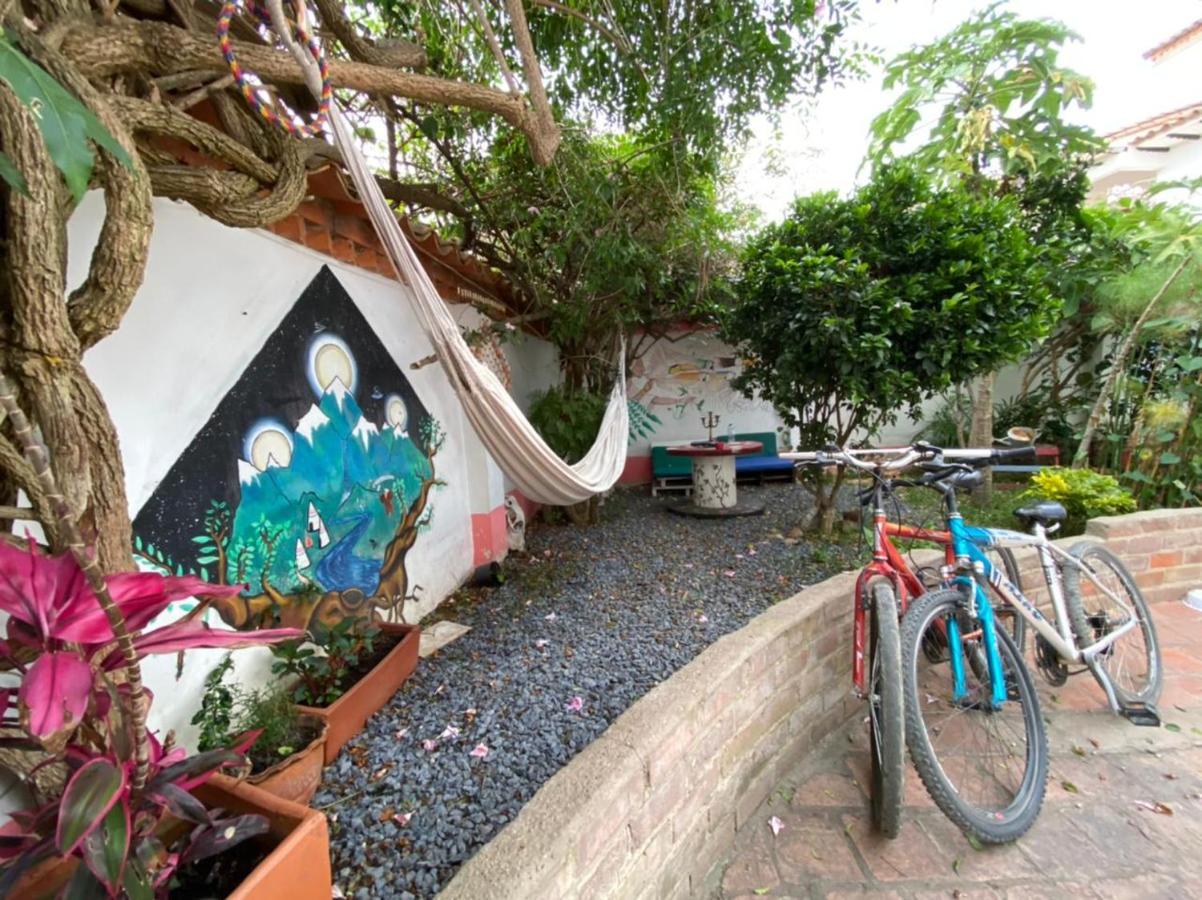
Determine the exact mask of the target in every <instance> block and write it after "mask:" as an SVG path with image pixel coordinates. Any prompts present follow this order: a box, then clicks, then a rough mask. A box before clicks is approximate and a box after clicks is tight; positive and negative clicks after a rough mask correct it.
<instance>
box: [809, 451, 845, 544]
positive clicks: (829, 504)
mask: <svg viewBox="0 0 1202 900" xmlns="http://www.w3.org/2000/svg"><path fill="white" fill-rule="evenodd" d="M845 474H846V472H845V471H844V469H843V467H842V466H840V467H838V468H837V469H836V470H835V478H834V480H833V481H831V482H830V483H829V484H827V483H825V482H824V476H823V475H822V473H821V472H819V473H817V475H816V476H815V481H814V515H813V516H812V517H811V518H810V524H809V526H808V527H809V529H810V531H816V532H818V533H819V534H830V533H831V532H832V531H834V530H835V511H836V509H835V506H836V500H837V499H838V497H839V488H841V487H842V486H843V476H844V475H845Z"/></svg>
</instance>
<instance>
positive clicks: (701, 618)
mask: <svg viewBox="0 0 1202 900" xmlns="http://www.w3.org/2000/svg"><path fill="white" fill-rule="evenodd" d="M709 620H710V617H709V616H707V615H706V614H705V613H702V614H701V615H699V616H698V617H697V621H698V622H700V623H701V624H702V625H704V624H705V623H706V622H708V621H709Z"/></svg>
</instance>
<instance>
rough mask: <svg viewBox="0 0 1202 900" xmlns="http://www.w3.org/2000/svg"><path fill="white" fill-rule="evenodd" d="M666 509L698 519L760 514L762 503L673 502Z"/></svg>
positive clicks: (761, 513) (762, 512)
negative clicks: (700, 503)
mask: <svg viewBox="0 0 1202 900" xmlns="http://www.w3.org/2000/svg"><path fill="white" fill-rule="evenodd" d="M668 511H669V512H673V513H676V515H678V516H693V517H695V518H698V519H728V518H733V517H735V516H762V515H763V514H764V505H763V504H762V503H736V504H735V505H734V506H698V505H697V504H696V503H673V504H671V505H669V506H668Z"/></svg>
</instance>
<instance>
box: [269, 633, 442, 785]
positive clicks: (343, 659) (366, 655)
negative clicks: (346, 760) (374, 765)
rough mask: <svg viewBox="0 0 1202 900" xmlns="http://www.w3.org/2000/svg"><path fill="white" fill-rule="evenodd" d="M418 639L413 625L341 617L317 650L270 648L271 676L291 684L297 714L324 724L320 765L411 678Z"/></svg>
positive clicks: (303, 645) (296, 644)
mask: <svg viewBox="0 0 1202 900" xmlns="http://www.w3.org/2000/svg"><path fill="white" fill-rule="evenodd" d="M420 639H421V630H420V629H419V628H418V627H417V626H416V625H395V624H391V623H377V622H372V621H369V620H367V619H359V618H347V619H343V620H341V621H340V622H337V623H336V624H334V625H331V626H328V627H327V628H326V629H324V631H323V632H322V633H321V635H320V646H317V645H316V644H315V642H314V641H307V642H306V641H282V642H280V643H278V644H276V645H275V646H273V647H272V648H271V652H272V654H273V655H274V656H275V661H274V662H273V663H272V667H271V671H272V672H274V673H275V674H276V675H280V676H283V677H290V678H294V679H295V681H296V683H295V686H294V687H293V699H295V700H296V702H297V704H298V708H299V709H300V711H301V712H303V713H308V714H310V715H314V716H319V717H320V718H322V719H324V720H325V721H326V722H328V723H329V726H330V730H329V731H328V732H327V733H326V743H325V748H326V749H325V762H326V765H329V764H330V763H331V762H333V761H334V757H336V756H337V755H338V751H339V750H341V749H342V747H343V745H344V744H346V742H347V741H349V740H350V739H351V738H352V737H354V736H355V735H356V734H358V733H359V732H360V731H362V730H363V726H364V724H365V723H366V722H367V720H368V719H369V718H371V716H372V714H374V713H375V712H376V711H377V710H379V709H380V708H381V707H383V706H384V704H386V703H388V701H389V700H391V699H392V697H393V695H394V694H395V693H396V692H397V691H398V690H400V688H401V685H402V684H404V683H405V680H406V679H407V678H408V677H409V676H410V675H412V674H413V670H414V669H415V668H416V667H417V649H418V643H419V642H420Z"/></svg>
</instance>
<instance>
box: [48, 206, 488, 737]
mask: <svg viewBox="0 0 1202 900" xmlns="http://www.w3.org/2000/svg"><path fill="white" fill-rule="evenodd" d="M154 213H155V227H154V234H153V237H152V241H151V249H150V260H149V265H148V267H147V271H146V277H145V280H144V282H143V285H142V287H141V289H140V290H139V291H138V294H137V296H136V297H135V299H134V302H133V305H132V306H131V308H130V310H129V312H128V313H127V314H126V316H125V319H124V321H123V322H122V325H121V327H120V329H119V330H118V331H117V332H116V333H115V334H114V335H112V336H111V337H109V338H107V339H106V340H104V341H102V342H101V343H100V344H98V345H97V346H96V347H95V348H93V349H92V350H91V351H90V352H89V353H88V354H87V357H86V359H85V364H86V366H87V369H88V371H89V373H90V374H91V376H92V378H93V379H94V380H95V381H96V384H97V385H98V387H99V388H100V392H101V394H102V396H103V397H104V398H105V401H106V403H107V404H108V408H109V412H110V414H111V415H112V418H113V421H114V423H115V424H116V427H117V432H118V435H119V437H120V441H121V448H122V456H123V462H124V466H125V476H126V484H127V490H128V492H129V503H130V512H131V515H136V514H137V512H138V510H139V508H140V507H141V506H142V504H143V503H145V502H146V500H147V499H148V498H149V497H150V496H151V494H152V493H153V492H154V490H155V488H156V486H157V485H158V484H159V481H160V480H161V479H162V478H163V476H164V475H165V474H166V473H167V471H168V469H169V468H170V467H171V465H172V464H173V463H174V462H175V460H176V458H177V457H178V456H179V455H180V454H181V453H182V452H183V451H184V449H185V448H186V447H187V446H188V445H189V443H190V442H191V441H192V439H193V437H194V436H195V435H196V433H197V431H198V430H199V429H200V428H201V427H202V426H203V425H204V424H205V422H206V421H207V420H208V418H209V417H210V415H211V414H212V412H213V410H214V408H215V407H216V405H217V403H218V402H219V401H220V400H221V398H222V397H223V396H224V395H225V394H226V392H227V391H228V390H229V389H230V387H231V386H232V385H233V384H234V383H235V382H236V381H237V379H238V378H239V376H240V375H241V373H242V372H243V370H244V369H245V368H246V366H247V365H248V363H249V362H250V361H251V359H252V358H253V357H254V356H255V354H256V353H257V352H258V351H259V350H260V348H261V347H262V346H263V344H264V341H265V340H266V339H267V338H268V336H269V335H270V334H271V333H272V332H273V331H274V329H275V328H276V327H277V325H278V324H279V322H280V320H281V319H282V318H283V317H284V315H285V314H286V313H287V312H288V310H289V309H290V308H291V307H292V305H293V303H294V302H295V301H296V300H297V298H298V297H299V296H300V295H301V293H302V292H303V291H304V290H305V288H306V287H307V286H308V284H309V283H310V282H311V281H312V279H313V278H314V276H316V275H317V273H318V272H319V271H320V269H321V267H322V266H323V265H325V266H329V268H330V269H331V271H333V273H334V274H335V276H336V277H337V278H338V280H339V281H340V282H341V284H342V286H343V287H344V288H345V289H346V291H347V293H348V294H349V295H350V296H351V297H352V299H353V300H354V302H355V304H356V306H357V307H358V308H359V310H360V311H361V312H362V313H363V315H364V317H365V318H366V319H367V321H368V322H369V323H370V325H371V326H372V329H373V330H374V331H375V333H376V335H377V336H378V337H379V338H380V340H381V341H382V343H383V344H384V346H385V347H386V348H387V349H388V351H389V352H390V354H391V355H392V357H393V359H394V361H395V362H396V364H397V366H398V368H400V369H401V371H402V372H403V373H404V375H405V376H406V378H408V380H409V382H410V384H411V385H412V387H413V389H414V390H415V391H416V393H417V395H418V397H419V398H420V399H421V401H422V403H423V404H424V406H425V407H426V409H427V410H428V411H429V412H430V413H431V414H432V415H433V416H434V417H435V418H436V419H437V420H438V421H439V423H440V424H441V425H442V427H443V428H444V429H445V432H446V441H445V443H444V445H443V448H442V449H441V451H440V452H439V455H438V471H439V476H440V478H443V479H445V480H446V481H447V482H448V487H447V488H445V489H442V490H441V491H439V492H438V493H437V494H435V495H434V496H433V497H432V500H431V502H432V504H433V505H434V507H435V514H434V517H433V523H432V527H431V529H430V530H429V531H427V532H425V533H422V534H420V535H419V537H418V539H417V543H416V545H415V547H414V549H413V550H412V551H411V553H410V555H409V557H408V560H407V561H408V569H409V574H410V583H411V584H420V585H422V586H423V588H424V591H425V593H424V594H423V597H422V601H423V602H422V603H421V604H420V606H410V607H408V608H407V609H406V616H407V618H409V619H410V620H413V619H415V618H417V617H419V616H420V615H423V614H424V613H426V612H428V611H429V610H430V609H432V608H433V607H434V606H435V605H437V603H438V602H439V601H441V599H442V598H443V597H444V596H445V595H446V594H448V593H449V592H450V591H452V590H453V589H454V588H456V587H457V586H458V585H459V584H460V583H461V581H462V579H463V577H464V576H465V575H466V574H467V573H468V571H469V570H470V567H471V562H472V535H471V524H470V522H471V519H470V516H471V513H472V512H487V511H488V509H489V508H490V507H489V505H488V504H489V503H492V504H494V505H495V504H496V503H499V502H500V498H501V491H500V487H499V473H497V472H496V469H495V466H493V465H492V463H491V460H488V458H487V455H486V453H485V451H484V450H483V448H482V446H481V445H480V443H479V441H478V440H477V439H476V438H475V436H474V434H473V433H472V432H471V429H470V427H469V426H468V425H467V423H466V421H465V419H464V417H463V415H462V412H461V409H460V406H459V404H458V402H457V400H456V398H455V396H454V393H453V392H452V390H451V389H450V386H449V385H448V383H447V381H446V379H445V377H444V376H443V373H442V370H441V368H440V367H439V366H438V365H428V366H425V367H423V368H421V369H419V370H416V371H414V370H411V369H410V368H409V364H410V363H411V362H414V361H416V360H418V359H421V358H422V357H424V356H427V355H428V354H429V353H431V352H432V349H431V347H430V345H429V343H428V342H427V341H426V339H425V337H424V335H423V333H422V330H421V328H420V326H419V324H418V321H417V319H416V318H415V317H414V315H413V313H412V310H411V307H410V305H409V303H408V302H407V300H406V289H405V288H404V287H402V286H401V285H400V284H398V283H397V282H395V281H391V280H388V279H385V278H383V277H380V276H378V275H375V274H371V273H368V272H365V271H362V270H360V269H356V268H353V267H350V266H347V265H343V264H341V263H338V262H336V261H334V260H331V259H329V258H327V257H323V256H320V255H318V254H316V253H313V252H311V251H309V250H306V249H305V248H303V247H300V246H298V245H296V244H293V243H291V242H288V241H285V240H283V239H281V238H278V237H276V236H274V235H271V234H269V233H267V232H261V231H246V230H238V229H231V228H227V227H225V226H222V225H220V224H218V223H216V222H214V221H212V220H211V219H208V218H205V217H204V216H201V215H200V214H199V213H197V212H195V211H194V210H193V209H192V208H191V207H189V206H185V205H183V204H179V203H174V202H171V201H168V200H161V199H160V200H156V201H155V204H154ZM102 217H103V199H102V196H101V195H100V194H99V193H98V192H93V193H91V194H89V195H88V196H87V197H86V198H85V200H84V202H83V203H82V204H81V206H80V208H79V210H78V211H77V212H76V214H75V216H74V217H73V218H72V220H71V223H70V258H69V273H70V277H71V280H72V282H73V283H74V282H78V281H79V280H81V279H82V277H83V275H84V273H85V271H86V266H87V262H88V257H89V255H90V253H91V248H92V246H93V245H94V241H95V237H96V235H97V234H98V232H99V228H100V224H101V220H102ZM481 483H483V484H485V485H488V486H489V487H490V488H491V487H492V485H493V484H494V483H496V484H497V485H498V487H497V488H496V489H495V490H492V489H486V490H484V491H472V490H471V489H470V487H469V486H471V485H473V484H476V485H479V484H481ZM494 493H495V494H496V497H493V496H492V495H493V494H494ZM477 504H480V505H477ZM210 621H211V622H212V623H213V624H214V625H217V624H218V619H217V616H216V615H215V614H210ZM220 656H221V654H220V653H217V652H204V651H199V652H191V653H189V654H187V656H186V659H185V664H184V669H183V673H182V675H181V677H180V678H179V679H178V680H177V678H176V673H175V657H174V656H171V657H161V658H157V659H154V660H151V661H149V662H148V664H147V665H146V667H145V672H146V677H147V681H148V683H149V685H150V687H151V689H152V690H153V691H154V693H155V696H156V701H155V703H154V706H153V709H152V714H151V723H152V725H153V726H154V727H157V728H159V729H162V730H165V729H167V728H174V729H176V730H177V732H178V733H179V735H180V736H181V737H182V738H183V739H184V740H185V742H187V741H188V740H190V738H191V737H192V735H193V734H194V729H193V728H192V726H191V725H190V724H188V720H189V719H190V718H191V716H192V714H193V711H194V710H195V709H196V707H197V706H198V703H199V698H200V695H201V692H202V683H203V678H204V675H205V674H206V673H207V671H208V670H209V669H210V668H211V666H212V665H213V664H214V663H215V662H216V660H217V659H219V658H220ZM237 656H238V669H239V672H240V673H241V674H242V676H243V677H245V678H247V679H248V680H249V681H251V682H252V683H258V684H261V683H263V682H264V681H265V668H266V664H267V660H268V658H269V657H268V654H267V653H266V651H261V650H257V649H256V650H245V651H238V652H237Z"/></svg>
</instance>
